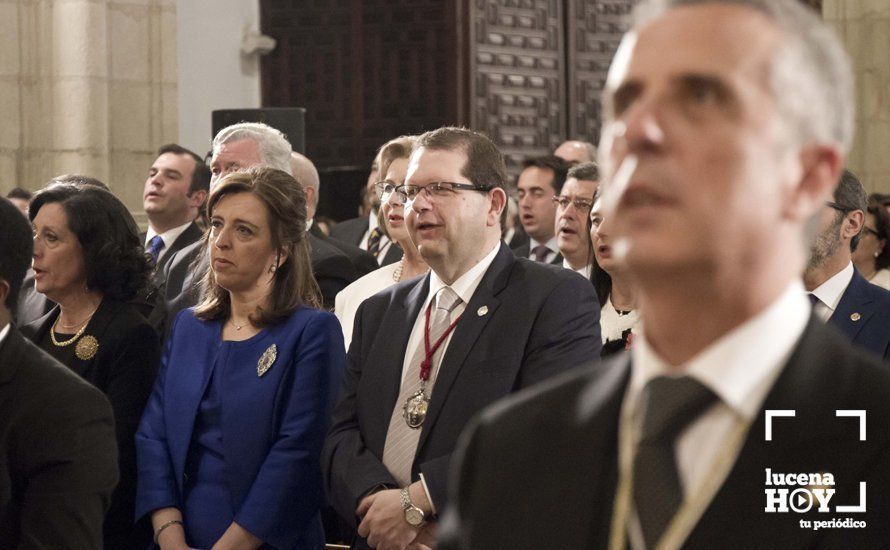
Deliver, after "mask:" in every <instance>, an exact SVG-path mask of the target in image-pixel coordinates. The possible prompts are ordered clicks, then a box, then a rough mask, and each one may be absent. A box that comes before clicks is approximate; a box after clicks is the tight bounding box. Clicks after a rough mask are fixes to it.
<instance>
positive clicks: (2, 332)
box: [0, 323, 10, 347]
mask: <svg viewBox="0 0 890 550" xmlns="http://www.w3.org/2000/svg"><path fill="white" fill-rule="evenodd" d="M9 326H10V325H9V323H6V326H4V327H3V330H0V347H2V346H3V340H6V335H7V334H9Z"/></svg>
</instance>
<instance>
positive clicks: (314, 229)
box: [309, 223, 380, 278]
mask: <svg viewBox="0 0 890 550" xmlns="http://www.w3.org/2000/svg"><path fill="white" fill-rule="evenodd" d="M309 233H311V234H312V235H314V236H315V237H316V238H318V239H320V240H322V241H324V242H326V243H328V244H330V245H333V246H334V247H335V248H337V249H338V250H339V251H340V252H342V253H344V254H346V257H348V258H349V261H350V262H352V265H353V266H355V271H356V273H357V275H358V276H357V277H356V278H359V277H363V276H365V275H367V274H368V273H370V272H372V271H374V270H376V269H377V268H379V267H380V266H379V265H378V264H377V259H376V258H375V257H374V256H373V255H371V253H370V252H368V251H367V250H362V249H361V248H359V247H357V246H353V245H351V244H349V243H345V242H343V241H338V240H337V239H332V238H330V237H328V236H327V235H325V234H324V231H322V230H321V229H319V228H318V224H315V223H313V224H312V226H311V227H310V228H309Z"/></svg>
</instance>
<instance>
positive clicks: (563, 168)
mask: <svg viewBox="0 0 890 550" xmlns="http://www.w3.org/2000/svg"><path fill="white" fill-rule="evenodd" d="M569 166H570V165H569V163H568V162H567V161H565V160H563V159H561V158H559V157H557V156H553V155H548V156H543V157H535V158H530V159H527V160H526V161H525V162H523V163H522V172H520V174H519V180H518V181H517V182H516V186H517V187H518V188H519V221H520V222H521V223H522V228H523V229H524V230H525V232H526V233H527V234H528V236H529V242H527V243H524V244H523V245H522V246H519V247H517V248H514V249H513V252H515V253H516V255H517V256H519V257H520V258H529V259H532V260H534V261H536V262H542V263H549V264H553V265H562V255H560V253H559V246H558V245H557V242H556V233H555V231H554V224H555V223H556V222H555V220H556V205H555V204H554V203H553V196H554V195H558V194H559V193H560V191H562V186H563V184H564V183H565V181H566V172H568V170H569Z"/></svg>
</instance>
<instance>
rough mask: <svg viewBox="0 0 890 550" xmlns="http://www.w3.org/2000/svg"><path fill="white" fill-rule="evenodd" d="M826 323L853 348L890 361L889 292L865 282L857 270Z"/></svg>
mask: <svg viewBox="0 0 890 550" xmlns="http://www.w3.org/2000/svg"><path fill="white" fill-rule="evenodd" d="M854 319H855V320H854ZM828 322H829V323H830V324H832V325H834V326H835V327H837V328H838V329H840V331H841V332H843V333H844V334H845V335H846V336H847V338H849V339H850V341H851V342H853V345H855V346H858V347H861V348H864V349H866V350H868V351H869V352H871V353H872V354H873V355H876V356H877V357H878V358H879V359H883V360H884V361H888V360H890V292H888V291H886V290H884V289H883V288H881V287H879V286H877V285H873V284H871V283H869V282H868V281H866V280H865V278H864V277H863V276H862V275H860V274H859V271H854V272H853V279H852V280H850V284H849V285H847V289H846V290H844V294H843V295H842V296H841V301H840V302H838V304H837V308H836V309H835V310H834V314H832V316H831V317H830V318H829V319H828Z"/></svg>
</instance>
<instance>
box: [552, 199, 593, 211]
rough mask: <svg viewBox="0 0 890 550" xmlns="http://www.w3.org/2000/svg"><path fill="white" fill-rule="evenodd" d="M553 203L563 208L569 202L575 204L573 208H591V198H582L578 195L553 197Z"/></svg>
mask: <svg viewBox="0 0 890 550" xmlns="http://www.w3.org/2000/svg"><path fill="white" fill-rule="evenodd" d="M553 203H554V204H556V206H558V207H560V208H562V209H563V210H565V209H566V208H568V207H569V204H574V205H575V210H582V211H583V210H590V209H591V208H593V199H582V198H580V197H575V198H572V197H553Z"/></svg>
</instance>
